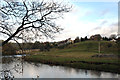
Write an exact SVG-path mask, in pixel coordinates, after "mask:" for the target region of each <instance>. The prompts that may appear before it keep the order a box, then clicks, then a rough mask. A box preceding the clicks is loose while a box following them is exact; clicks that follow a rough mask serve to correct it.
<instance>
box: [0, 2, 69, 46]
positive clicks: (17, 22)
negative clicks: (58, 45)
mask: <svg viewBox="0 0 120 80" xmlns="http://www.w3.org/2000/svg"><path fill="white" fill-rule="evenodd" d="M0 5H1V7H0V14H1V19H0V34H2V35H4V36H6V38H7V39H6V40H5V41H4V42H3V43H2V46H3V45H5V44H6V43H7V42H9V41H10V40H15V41H16V42H17V43H18V40H19V39H22V40H24V41H27V40H29V39H31V40H34V39H35V38H41V36H46V37H51V38H52V37H53V36H54V33H58V32H60V31H61V30H62V28H60V27H59V26H58V25H56V24H55V21H56V20H57V19H58V18H60V17H62V15H63V13H66V12H69V11H70V10H71V6H68V5H65V4H63V3H59V2H54V1H41V2H40V1H39V0H38V1H31V0H26V1H23V0H18V1H17V2H15V1H7V0H1V3H0ZM22 35H24V37H22Z"/></svg>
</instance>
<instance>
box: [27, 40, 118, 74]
mask: <svg viewBox="0 0 120 80" xmlns="http://www.w3.org/2000/svg"><path fill="white" fill-rule="evenodd" d="M98 43H99V42H98V41H84V42H79V43H75V44H70V45H69V46H67V47H65V48H64V49H58V48H54V49H51V50H50V51H49V52H32V53H31V54H34V55H30V56H26V57H25V60H26V61H30V62H31V61H33V62H40V63H45V64H50V65H61V66H69V67H74V68H81V69H90V70H99V71H108V72H114V73H120V69H119V66H120V62H119V55H120V52H119V49H118V44H117V43H115V42H110V41H101V42H100V49H101V50H100V51H101V53H98V48H99V47H98V46H99V45H98ZM35 53H37V54H35Z"/></svg>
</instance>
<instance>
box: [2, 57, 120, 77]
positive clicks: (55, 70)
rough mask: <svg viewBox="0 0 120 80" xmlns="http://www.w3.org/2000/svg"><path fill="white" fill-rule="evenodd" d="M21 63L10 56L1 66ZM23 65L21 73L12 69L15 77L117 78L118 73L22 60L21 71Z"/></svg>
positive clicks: (12, 65) (8, 67) (8, 66)
mask: <svg viewBox="0 0 120 80" xmlns="http://www.w3.org/2000/svg"><path fill="white" fill-rule="evenodd" d="M17 64H19V65H22V64H21V61H20V59H19V58H14V59H13V58H12V60H11V61H10V62H9V63H8V62H7V63H4V64H3V68H7V69H12V68H13V67H15V65H17ZM21 67H23V73H19V72H17V71H15V70H12V73H13V75H14V76H15V78H36V77H37V76H39V77H40V78H118V76H119V75H118V74H113V73H107V72H100V71H93V70H84V69H74V68H69V67H62V66H50V65H45V64H40V63H31V62H29V63H28V62H25V61H24V62H23V66H19V69H20V71H21V69H22V68H21Z"/></svg>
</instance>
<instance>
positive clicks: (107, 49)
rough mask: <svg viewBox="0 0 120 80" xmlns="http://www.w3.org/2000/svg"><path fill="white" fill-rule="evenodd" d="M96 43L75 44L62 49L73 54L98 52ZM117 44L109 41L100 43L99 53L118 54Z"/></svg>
mask: <svg viewBox="0 0 120 80" xmlns="http://www.w3.org/2000/svg"><path fill="white" fill-rule="evenodd" d="M98 43H99V42H98V41H83V42H79V43H75V44H71V45H69V46H67V47H65V48H64V49H66V50H70V51H73V52H74V51H75V52H95V53H97V52H98ZM119 50H120V49H119V47H118V43H116V42H111V41H101V42H100V51H101V53H105V54H108V53H109V54H112V53H115V54H117V53H120V51H119Z"/></svg>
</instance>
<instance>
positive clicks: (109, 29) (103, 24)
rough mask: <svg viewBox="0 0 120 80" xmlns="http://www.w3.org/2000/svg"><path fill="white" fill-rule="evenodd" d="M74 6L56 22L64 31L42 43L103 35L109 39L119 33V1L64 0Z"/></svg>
mask: <svg viewBox="0 0 120 80" xmlns="http://www.w3.org/2000/svg"><path fill="white" fill-rule="evenodd" d="M63 1H65V2H66V3H68V4H70V5H72V11H71V12H69V13H65V14H64V15H63V18H60V19H58V20H56V23H57V24H58V25H60V26H61V27H62V28H63V29H64V30H63V31H62V32H60V33H58V34H56V36H55V38H54V40H53V39H48V38H45V39H42V40H40V41H51V42H53V41H61V40H65V39H68V38H71V39H72V40H74V39H75V38H76V37H85V36H87V37H90V36H91V35H95V34H101V36H103V37H104V36H107V37H109V36H110V35H111V34H117V33H118V0H63Z"/></svg>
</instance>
